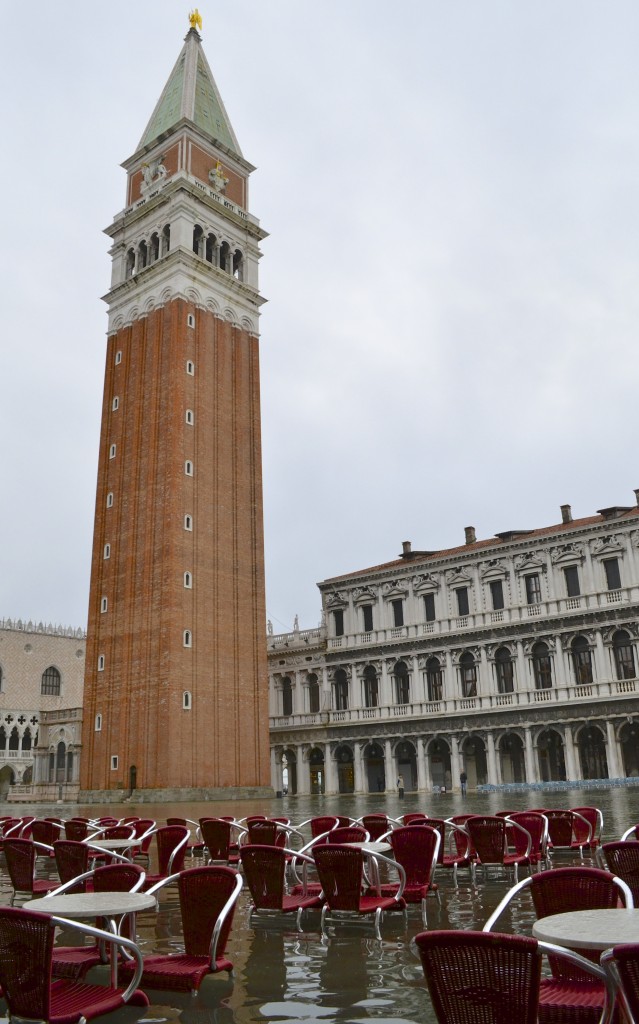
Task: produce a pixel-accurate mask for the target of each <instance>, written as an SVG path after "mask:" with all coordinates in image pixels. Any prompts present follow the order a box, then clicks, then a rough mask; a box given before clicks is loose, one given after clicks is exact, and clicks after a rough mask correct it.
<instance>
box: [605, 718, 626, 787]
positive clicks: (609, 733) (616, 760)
mask: <svg viewBox="0 0 639 1024" xmlns="http://www.w3.org/2000/svg"><path fill="white" fill-rule="evenodd" d="M620 754H621V752H620V750H619V745H618V743H617V737H616V736H615V727H614V725H613V724H612V722H610V721H607V722H606V760H607V761H608V778H609V779H622V778H623V771H621V769H620V767H619V766H620V765H621V764H622V758H621V756H620Z"/></svg>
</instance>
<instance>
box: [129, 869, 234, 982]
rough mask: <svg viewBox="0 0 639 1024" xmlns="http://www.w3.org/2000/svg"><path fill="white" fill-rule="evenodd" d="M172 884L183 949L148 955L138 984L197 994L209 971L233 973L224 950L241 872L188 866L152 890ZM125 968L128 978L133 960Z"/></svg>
mask: <svg viewBox="0 0 639 1024" xmlns="http://www.w3.org/2000/svg"><path fill="white" fill-rule="evenodd" d="M169 883H171V884H177V888H178V894H179V898H180V913H181V916H182V934H183V936H184V952H183V953H169V954H166V955H163V956H159V955H153V956H146V957H144V969H143V972H142V979H141V982H140V984H141V985H142V987H143V988H149V989H154V990H156V989H157V990H169V991H172V992H191V993H193V994H195V993H196V992H197V990H198V989H199V987H200V985H201V984H202V981H203V980H204V978H206V976H207V975H208V974H216V973H217V972H218V971H228V973H229V974H231V973H232V971H233V964H232V962H231V961H230V960H229V959H228V958H227V957H226V955H225V950H226V944H227V941H228V936H229V932H230V930H231V925H232V923H233V914H234V912H235V904H236V903H237V899H238V896H239V894H240V890H241V888H242V876H241V875H239V874H238V872H237V871H233V869H232V868H228V867H224V866H222V865H219V864H216V865H213V866H209V867H198V868H189V869H188V870H186V871H181V872H179V873H178V874H176V875H173V876H172V877H170V878H167V879H165V880H164V881H163V882H158V884H157V885H155V886H153V889H152V890H150V891H151V892H157V891H158V889H160V888H162V887H163V886H165V885H167V884H169ZM121 970H122V973H123V974H124V976H125V977H128V976H129V975H131V974H132V973H133V964H131V963H130V962H129V963H127V964H125V965H124V966H123V967H122V968H121Z"/></svg>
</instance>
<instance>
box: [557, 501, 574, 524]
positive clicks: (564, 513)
mask: <svg viewBox="0 0 639 1024" xmlns="http://www.w3.org/2000/svg"><path fill="white" fill-rule="evenodd" d="M559 507H560V508H561V521H562V523H572V509H571V508H570V505H560V506H559Z"/></svg>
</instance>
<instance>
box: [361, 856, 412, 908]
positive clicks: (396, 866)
mask: <svg viewBox="0 0 639 1024" xmlns="http://www.w3.org/2000/svg"><path fill="white" fill-rule="evenodd" d="M368 856H369V857H372V858H373V860H375V861H377V862H378V863H379V862H380V861H381V863H382V864H387V865H388V866H389V867H391V868H394V869H395V871H396V872H397V874H398V875H399V889H398V890H397V892H396V893H395V895H394V897H393V899H395V900H401V898H402V895H403V892H404V889H405V888H406V871H405V870H404V868H403V866H402V865H401V864H400V863H399V862H398V861H396V860H392V859H391V858H390V857H386V856H384V854H383V853H369V855H368Z"/></svg>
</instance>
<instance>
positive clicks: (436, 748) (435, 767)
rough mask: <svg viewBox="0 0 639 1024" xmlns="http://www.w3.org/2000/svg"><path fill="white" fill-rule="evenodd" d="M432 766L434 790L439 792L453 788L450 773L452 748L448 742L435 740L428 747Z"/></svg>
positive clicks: (427, 754) (427, 753)
mask: <svg viewBox="0 0 639 1024" xmlns="http://www.w3.org/2000/svg"><path fill="white" fill-rule="evenodd" d="M426 756H427V757H428V763H429V766H430V777H431V780H432V783H433V789H434V790H436V791H437V792H439V790H440V789H448V790H450V789H451V788H452V775H451V772H450V747H449V746H448V743H447V742H446V740H443V739H440V738H438V739H434V740H431V742H430V743H429V745H428V749H427V752H426Z"/></svg>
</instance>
